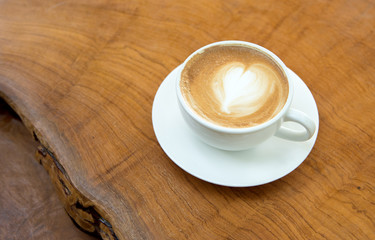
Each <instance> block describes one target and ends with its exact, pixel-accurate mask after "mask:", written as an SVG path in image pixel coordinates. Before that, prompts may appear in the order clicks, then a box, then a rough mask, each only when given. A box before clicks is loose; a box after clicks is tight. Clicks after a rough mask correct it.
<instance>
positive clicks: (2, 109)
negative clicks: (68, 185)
mask: <svg viewBox="0 0 375 240" xmlns="http://www.w3.org/2000/svg"><path fill="white" fill-rule="evenodd" d="M35 148H36V144H35V142H34V140H33V137H32V135H31V134H30V133H29V132H28V131H27V129H26V128H25V126H23V125H22V122H21V121H20V119H19V118H18V117H17V116H16V115H15V114H14V112H12V111H11V110H10V108H9V107H8V106H7V105H6V104H5V102H4V101H3V100H2V99H0V165H1V168H0V182H1V191H0V236H1V237H0V238H1V239H4V240H5V239H36V240H41V239H72V240H75V239H76V240H78V239H81V240H84V239H87V240H89V239H95V238H92V237H90V236H89V235H87V234H85V233H83V232H81V231H80V230H78V229H77V228H76V227H74V224H73V223H72V221H71V220H70V219H69V217H68V215H67V214H66V212H65V211H64V208H63V207H62V206H61V203H60V201H59V200H58V197H57V194H56V193H55V189H54V188H53V186H52V183H51V182H50V179H49V177H48V174H47V173H46V172H45V171H44V170H43V167H42V166H40V165H39V164H38V163H37V162H36V161H34V160H33V158H34V152H35Z"/></svg>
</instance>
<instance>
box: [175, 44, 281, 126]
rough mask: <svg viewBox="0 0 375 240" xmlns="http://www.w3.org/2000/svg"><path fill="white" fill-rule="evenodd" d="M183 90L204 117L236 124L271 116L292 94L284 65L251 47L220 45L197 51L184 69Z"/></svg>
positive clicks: (255, 121)
mask: <svg viewBox="0 0 375 240" xmlns="http://www.w3.org/2000/svg"><path fill="white" fill-rule="evenodd" d="M180 89H181V93H182V95H183V97H184V99H185V101H186V103H187V104H188V105H189V107H190V108H191V110H193V111H194V112H195V113H196V114H197V115H198V116H200V117H201V118H203V119H205V120H207V121H209V122H212V123H214V124H217V125H220V126H225V127H231V128H245V127H251V126H256V125H259V124H261V123H264V122H266V121H268V120H269V119H271V118H272V117H274V116H275V115H276V114H277V113H279V112H280V110H281V109H282V108H283V106H284V104H285V102H286V100H287V98H288V80H287V78H286V76H285V75H284V72H283V71H282V69H281V68H280V66H279V65H278V64H277V63H276V62H275V61H273V60H272V59H271V58H270V57H269V56H268V55H267V54H264V53H262V52H260V51H258V50H257V49H254V48H250V47H245V46H214V47H210V48H207V49H205V50H204V51H203V52H201V53H199V54H197V55H195V56H194V57H192V58H191V59H190V60H189V61H188V62H187V63H186V65H185V67H184V69H183V70H182V72H181V81H180Z"/></svg>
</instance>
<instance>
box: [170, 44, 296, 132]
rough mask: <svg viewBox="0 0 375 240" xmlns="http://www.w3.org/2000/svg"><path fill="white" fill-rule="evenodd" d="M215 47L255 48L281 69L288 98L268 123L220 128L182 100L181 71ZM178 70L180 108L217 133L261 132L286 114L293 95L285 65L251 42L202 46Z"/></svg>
mask: <svg viewBox="0 0 375 240" xmlns="http://www.w3.org/2000/svg"><path fill="white" fill-rule="evenodd" d="M217 45H230V46H238V45H241V46H245V47H246V46H247V47H253V48H256V49H257V50H260V51H261V52H263V53H264V54H266V55H268V56H269V57H271V59H273V60H274V61H275V62H276V63H277V64H278V65H279V66H280V67H281V70H282V71H283V72H284V74H285V76H286V78H287V81H288V87H289V92H288V98H287V100H286V102H285V104H284V106H283V108H282V109H281V110H280V112H279V113H278V114H276V116H274V117H273V118H271V119H269V120H268V121H266V122H264V123H261V124H259V125H256V126H251V127H246V128H231V127H224V126H220V125H218V124H215V123H212V122H210V121H208V120H206V119H204V118H202V117H200V116H199V115H198V114H197V113H196V112H195V111H194V110H193V109H191V107H190V106H189V105H188V104H187V103H186V102H185V99H184V97H183V96H182V93H181V88H180V81H181V74H182V71H183V69H184V68H185V65H186V63H187V62H188V61H189V60H190V59H191V58H192V57H194V56H195V55H196V54H199V53H201V52H202V51H204V50H205V49H207V48H210V47H213V46H217ZM178 68H179V70H178V75H177V81H176V87H177V97H178V100H179V102H180V104H181V106H182V107H183V108H184V110H185V111H186V112H187V113H188V114H189V116H190V117H192V118H193V119H194V120H195V121H197V122H198V123H200V124H201V125H203V126H205V127H207V128H209V129H212V130H215V131H217V132H222V133H231V134H243V133H250V132H256V131H259V130H262V129H264V128H267V127H268V126H270V125H272V124H274V123H275V122H277V121H278V120H279V119H280V118H282V117H283V116H284V115H285V114H286V112H287V111H288V109H289V107H290V105H291V102H292V98H293V95H294V86H293V82H292V78H291V76H290V73H289V71H288V68H287V67H286V65H285V64H284V63H283V62H282V61H281V59H280V58H279V57H277V56H276V54H274V53H273V52H271V51H270V50H268V49H266V48H264V47H262V46H260V45H258V44H255V43H251V42H246V41H239V40H226V41H219V42H214V43H210V44H208V45H206V46H203V47H201V48H199V49H198V50H196V51H195V52H193V53H192V54H190V55H189V57H187V58H186V59H185V61H184V62H183V63H182V64H181V65H180V66H179V67H178Z"/></svg>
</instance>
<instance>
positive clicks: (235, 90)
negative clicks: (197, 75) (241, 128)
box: [212, 62, 274, 117]
mask: <svg viewBox="0 0 375 240" xmlns="http://www.w3.org/2000/svg"><path fill="white" fill-rule="evenodd" d="M270 75H271V76H272V69H269V68H268V67H267V66H265V65H262V64H253V65H251V66H249V67H246V66H245V65H244V64H243V63H240V62H234V63H229V64H227V65H225V66H223V67H221V69H220V70H218V71H217V73H216V75H215V77H214V78H213V81H212V90H213V92H214V93H215V96H216V98H217V100H218V101H219V104H220V106H221V111H222V112H223V113H226V114H229V115H231V116H235V117H242V116H246V115H249V114H252V113H254V112H256V111H257V110H258V109H260V108H261V107H262V106H263V104H264V103H265V102H266V101H267V99H268V97H269V96H272V93H273V91H274V82H273V80H272V79H270Z"/></svg>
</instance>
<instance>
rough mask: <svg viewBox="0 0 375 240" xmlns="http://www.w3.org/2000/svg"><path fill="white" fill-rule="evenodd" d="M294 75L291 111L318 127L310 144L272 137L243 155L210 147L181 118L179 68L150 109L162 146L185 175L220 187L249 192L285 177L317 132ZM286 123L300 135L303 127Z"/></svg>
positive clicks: (307, 97)
mask: <svg viewBox="0 0 375 240" xmlns="http://www.w3.org/2000/svg"><path fill="white" fill-rule="evenodd" d="M290 71H291V70H290ZM291 72H292V71H291ZM292 75H293V77H294V85H295V86H294V88H295V93H294V94H295V95H294V99H293V102H292V107H293V108H296V109H300V110H302V111H304V112H305V113H306V114H308V115H309V116H310V117H311V118H312V119H313V120H314V121H315V123H316V127H317V128H316V132H315V134H314V136H313V137H312V138H311V139H310V140H309V141H306V142H292V141H287V140H283V139H280V138H277V137H271V138H270V139H269V140H267V141H266V142H265V143H263V144H261V145H259V146H258V147H256V148H254V149H250V150H246V151H241V152H229V151H223V150H218V149H216V148H213V147H210V146H208V145H206V144H205V143H203V142H201V141H200V140H199V139H197V138H196V137H195V136H194V135H193V133H191V131H190V130H189V128H188V126H187V125H186V123H185V121H184V119H183V118H182V116H181V113H180V109H179V108H178V105H177V96H176V92H175V91H176V89H175V79H176V69H175V70H173V71H172V72H171V73H170V74H169V75H168V76H167V77H166V79H165V80H164V81H163V83H162V84H161V85H160V87H159V90H158V91H157V93H156V95H155V99H154V103H153V108H152V122H153V126H154V131H155V135H156V137H157V139H158V141H159V143H160V146H161V147H162V148H163V150H164V152H165V153H166V154H167V155H168V156H169V158H170V159H171V160H172V161H173V162H174V163H176V164H177V165H178V166H179V167H181V168H182V169H183V170H185V171H186V172H188V173H190V174H191V175H193V176H195V177H197V178H200V179H202V180H205V181H207V182H211V183H215V184H219V185H224V186H230V187H250V186H256V185H261V184H265V183H269V182H272V181H274V180H277V179H279V178H281V177H283V176H285V175H287V174H288V173H290V172H292V171H293V170H294V169H296V168H297V167H298V166H299V165H300V164H301V163H302V162H303V161H304V160H305V159H306V157H307V156H308V155H309V153H310V151H311V149H312V148H313V146H314V144H315V140H316V138H317V134H318V129H319V115H318V108H317V106H316V103H315V100H314V98H313V96H312V94H311V92H310V90H309V89H308V88H307V86H306V85H305V83H304V82H303V81H302V80H301V79H300V78H299V77H298V76H297V75H296V74H295V73H294V72H292ZM284 124H285V125H286V124H288V127H291V128H296V129H298V130H299V127H300V126H298V125H297V126H296V125H292V124H289V123H284Z"/></svg>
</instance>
